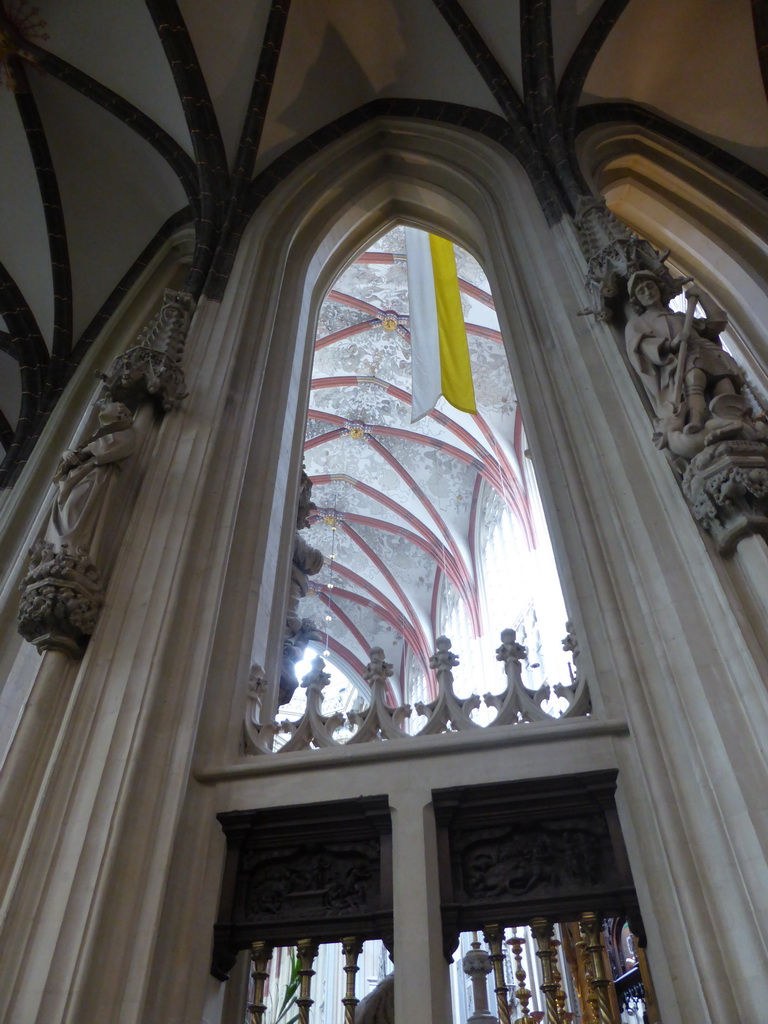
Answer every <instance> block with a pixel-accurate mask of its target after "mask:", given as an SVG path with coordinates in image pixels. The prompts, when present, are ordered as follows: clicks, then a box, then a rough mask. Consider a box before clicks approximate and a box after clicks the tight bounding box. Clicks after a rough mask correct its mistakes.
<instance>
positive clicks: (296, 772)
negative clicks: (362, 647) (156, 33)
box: [0, 120, 768, 1024]
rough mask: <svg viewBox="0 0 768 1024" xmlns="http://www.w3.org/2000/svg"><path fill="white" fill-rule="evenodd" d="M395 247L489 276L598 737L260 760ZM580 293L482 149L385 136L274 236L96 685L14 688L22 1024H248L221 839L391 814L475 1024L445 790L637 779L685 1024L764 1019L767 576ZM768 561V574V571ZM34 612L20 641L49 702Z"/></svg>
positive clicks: (251, 260)
mask: <svg viewBox="0 0 768 1024" xmlns="http://www.w3.org/2000/svg"><path fill="white" fill-rule="evenodd" d="M396 222H405V223H411V224H414V225H417V226H421V227H429V228H431V229H433V230H435V231H436V232H438V233H441V234H443V235H446V236H449V237H453V238H455V239H456V241H457V242H459V243H460V244H461V245H462V246H464V247H465V248H467V249H468V250H469V251H471V252H472V253H473V254H474V255H475V256H476V257H477V258H478V259H479V260H480V262H481V263H482V264H483V266H484V267H485V268H486V270H487V272H488V275H489V279H490V281H491V285H492V289H493V292H494V295H495V296H496V297H497V300H498V303H497V304H498V307H499V319H500V322H501V325H502V331H503V334H504V336H505V338H506V339H507V344H508V351H509V358H510V366H511V370H512V374H513V377H514V380H515V383H516V387H517V390H518V394H519V399H520V404H521V407H522V411H523V415H524V419H525V423H526V430H527V435H528V438H529V443H530V448H531V451H532V454H533V457H534V460H535V464H536V467H537V473H538V478H539V481H540V484H541V490H542V500H543V503H544V507H545V511H546V513H547V516H548V520H549V523H550V528H551V533H552V538H553V544H554V548H555V552H556V556H557V560H558V565H559V569H560V574H561V578H562V580H563V585H564V592H565V596H566V602H567V605H568V607H569V611H570V614H571V616H572V617H573V619H574V621H575V624H576V631H577V633H578V635H579V638H580V640H581V645H582V650H583V654H582V658H581V664H582V666H583V668H582V670H583V671H584V672H585V673H586V674H587V675H588V677H589V680H590V687H591V690H592V695H593V702H594V708H595V710H594V715H593V717H592V718H590V719H589V720H584V721H573V722H562V723H557V722H555V723H553V724H552V725H548V724H545V725H543V726H524V727H515V726H511V727H504V728H500V729H498V730H497V731H496V732H495V733H494V734H491V733H490V732H489V733H484V734H482V735H481V736H480V737H479V738H474V737H465V736H457V735H445V736H436V737H424V738H421V739H418V740H413V741H412V742H410V743H408V744H405V743H403V744H401V745H398V748H397V749H395V748H394V746H393V745H387V744H381V745H379V744H371V745H368V746H366V747H360V748H358V749H357V750H355V751H351V750H345V749H341V750H338V751H336V750H334V751H329V752H321V751H307V752H304V753H298V754H292V755H284V756H280V755H276V756H272V757H270V756H246V755H245V754H244V753H243V748H242V721H243V715H244V712H245V708H246V701H247V689H248V675H249V670H250V666H251V663H252V662H253V661H259V662H260V663H262V664H263V665H264V666H265V668H266V670H267V674H268V675H269V676H270V677H271V678H273V679H276V678H277V659H278V652H279V646H280V644H279V641H280V635H281V629H282V626H281V624H282V622H283V620H284V609H285V601H286V592H285V591H286V573H285V572H284V566H285V565H286V564H287V563H288V560H289V554H290V548H291V544H292V520H293V517H294V511H293V510H294V505H295V499H296V488H297V481H298V467H299V465H300V462H301V443H302V426H303V419H304V414H305V413H304V410H305V408H306V400H307V389H308V377H309V363H310V359H311V343H310V341H311V335H312V332H313V327H314V318H315V316H316V313H317V309H318V307H319V303H320V302H321V300H322V298H323V296H324V294H325V291H326V290H327V289H328V287H330V284H331V282H332V281H333V279H334V278H335V276H336V275H337V274H338V272H339V271H340V270H341V268H342V267H343V266H344V265H345V263H346V262H348V261H349V260H351V259H352V258H353V257H354V255H355V253H356V251H358V250H359V249H360V248H361V247H362V246H363V244H364V243H365V242H366V241H367V240H368V239H369V238H370V237H371V236H372V235H374V234H376V233H377V232H379V231H381V230H383V229H384V228H385V227H387V226H388V225H391V224H393V223H396ZM583 274H584V266H583V260H582V257H581V255H580V252H579V250H578V246H577V244H576V238H575V235H574V232H573V229H572V227H571V226H570V225H569V224H567V223H563V224H561V225H559V226H556V227H555V228H549V227H548V226H547V225H546V222H545V220H544V217H543V215H542V214H541V212H540V209H539V207H538V204H537V202H536V199H535V196H534V193H533V190H532V188H531V186H530V184H529V182H528V179H527V178H526V176H525V174H524V172H523V171H522V169H521V168H520V167H519V166H518V165H517V164H516V163H515V162H514V160H513V159H512V158H511V157H510V156H509V155H508V154H506V153H503V152H502V151H501V150H500V149H498V150H497V149H496V148H495V147H494V146H493V145H492V144H490V143H488V142H487V141H481V140H479V139H478V138H477V137H475V136H473V135H472V134H471V133H469V132H463V131H461V130H460V129H445V128H437V127H435V126H433V125H429V124H427V123H424V124H418V123H416V122H413V121H412V122H410V123H409V124H408V125H404V124H402V123H400V122H397V121H395V120H392V121H388V120H381V121H377V122H374V123H371V124H369V125H367V126H366V127H364V128H362V129H360V130H359V131H357V132H355V133H353V134H352V135H350V136H349V137H347V138H345V139H342V140H339V141H338V142H337V143H335V144H334V145H332V146H330V147H328V148H327V149H326V150H324V151H323V152H322V153H320V154H318V155H317V156H316V157H315V158H313V159H312V160H310V161H308V162H307V164H306V165H305V166H304V167H303V168H302V169H301V170H300V171H298V172H296V173H295V174H294V175H293V176H292V177H291V178H289V179H288V180H287V181H286V182H284V183H283V185H282V186H280V187H279V188H278V189H276V190H275V192H274V193H273V194H272V195H271V196H270V198H269V199H268V200H267V201H266V202H265V203H264V204H263V206H262V207H261V208H260V209H259V211H258V213H257V215H256V216H255V217H254V219H253V221H252V223H251V225H250V227H249V229H248V231H247V233H246V236H245V238H244V240H243V244H242V246H241V249H240V252H239V255H238V258H237V263H236V266H235V270H234V273H233V275H232V277H231V279H230V282H229V285H228V288H227V292H226V294H225V297H224V301H223V302H222V303H221V305H216V304H213V303H210V302H206V301H203V302H202V303H201V305H200V306H199V308H198V310H197V312H196V315H195V319H194V321H193V325H192V329H191V332H190V335H189V338H188V343H187V353H186V357H185V374H186V378H187V384H188V389H189V391H190V396H189V398H188V399H186V401H185V402H184V404H183V406H182V409H181V410H180V411H179V412H176V413H172V414H168V415H167V416H166V417H165V418H164V419H163V420H162V422H161V423H159V424H158V425H157V426H156V427H155V428H154V433H153V435H152V438H151V443H149V444H148V445H147V447H146V448H145V450H144V452H143V453H142V459H143V460H144V464H143V483H142V487H141V491H140V493H139V495H138V497H137V499H136V502H135V505H134V507H133V510H132V512H131V515H130V520H129V523H128V526H127V528H126V530H125V535H124V540H123V542H122V547H121V550H120V553H119V557H118V560H117V563H116V566H115V568H114V571H113V574H112V579H111V581H110V584H109V590H108V598H107V604H106V607H105V609H104V611H103V613H102V616H101V620H100V622H99V625H98V627H97V630H96V633H95V634H94V637H93V639H92V641H91V643H90V645H89V648H88V650H87V653H86V655H85V657H84V659H83V661H82V662H81V663H79V664H69V665H67V664H65V663H64V661H63V657H62V656H61V655H56V654H50V653H48V654H45V655H44V656H43V657H42V659H40V661H39V662H38V663H37V674H36V677H35V679H34V681H32V683H31V687H30V688H28V689H27V690H26V691H25V692H27V693H28V694H29V695H30V696H29V697H24V696H20V694H21V692H22V691H24V686H22V685H21V684H17V683H15V682H14V681H13V675H14V672H15V671H16V669H14V668H13V667H12V666H11V665H10V663H9V664H8V665H6V668H7V670H8V672H9V678H10V680H11V681H10V686H11V691H10V692H11V693H12V694H13V693H14V692H15V691H14V687H16V690H17V691H18V693H17V696H16V697H14V698H13V700H14V701H15V702H16V705H17V706H21V707H22V709H23V715H22V717H21V721H20V724H19V726H18V728H17V729H16V730H15V732H14V734H13V742H12V745H11V748H10V753H9V759H8V776H7V778H8V780H7V784H6V792H7V793H8V794H9V796H8V797H7V798H5V797H4V798H3V799H4V801H6V800H7V803H4V807H7V808H8V811H7V815H6V817H5V819H4V821H3V827H4V834H6V835H7V836H8V837H9V839H8V844H7V845H4V848H3V850H2V851H0V858H2V868H3V879H4V880H5V881H6V883H7V894H6V897H5V902H4V903H3V912H2V917H1V918H0V928H1V929H2V942H3V944H4V946H5V951H6V955H5V956H4V958H3V966H2V967H1V968H0V978H2V984H0V1007H1V1009H0V1019H5V1020H8V1021H13V1022H18V1024H33V1022H36V1021H40V1022H42V1021H43V1020H45V1021H46V1024H54V1022H65V1021H66V1022H70V1024H96V1022H101V1021H105V1020H109V1021H111V1022H116V1024H139V1022H142V1024H161V1022H162V1024H182V1022H184V1024H189V1022H190V1021H197V1020H200V1021H203V1020H205V1021H210V1022H211V1024H213V1022H217V1024H218V1021H219V1020H221V1021H222V1022H223V1021H227V1022H228V1021H230V1020H232V1021H234V1020H236V1019H237V1013H236V1009H235V1008H234V1004H235V1000H233V999H232V998H229V997H227V996H226V994H220V993H218V992H217V990H216V985H215V983H213V982H212V979H211V978H210V977H209V976H208V973H207V972H208V965H209V957H210V944H211V936H212V925H213V921H214V919H215V915H216V907H217V901H218V891H219V885H220V881H221V869H222V865H223V854H224V839H223V836H222V834H221V831H220V828H219V826H218V823H217V822H216V819H215V815H216V813H218V812H220V811H228V810H234V809H242V808H252V807H263V808H269V807H277V806H281V805H283V804H286V803H291V804H301V803H307V802H311V801H314V800H317V801H322V800H328V799H330V798H344V797H353V796H357V795H361V794H373V793H382V792H385V793H387V794H388V796H389V799H390V804H391V806H392V808H393V829H394V834H393V839H394V851H395V913H396V917H395V945H396V950H397V957H398V978H399V979H400V980H399V982H398V987H397V994H396V1000H397V1004H396V1011H397V1015H398V1018H399V1019H400V1020H405V1021H413V1020H417V1019H418V1020H433V1021H438V1020H440V1021H442V1020H445V1019H446V1013H447V1009H446V1007H447V1005H448V1004H447V985H446V981H445V968H444V965H443V963H442V961H441V957H440V949H439V947H440V942H439V908H438V904H437V893H436V884H435V877H434V863H433V849H434V843H433V820H432V817H431V809H430V794H431V791H432V789H435V788H443V787H445V786H451V785H458V784H462V785H464V784H472V783H475V782H477V783H480V782H488V781H494V780H497V781H501V780H504V779H512V778H535V777H538V776H542V775H548V774H558V773H563V772H571V771H585V770H594V769H598V768H612V767H617V768H618V769H619V790H618V804H619V811H620V817H621V822H622V828H623V831H624V835H625V838H626V842H627V846H628V849H629V854H630V860H631V865H632V870H633V874H634V878H635V882H636V885H637V888H638V892H639V895H640V901H641V906H642V910H643V916H644V920H645V924H646V927H647V930H648V935H649V957H650V961H651V965H652V969H653V971H654V978H655V980H656V984H657V987H658V995H659V999H660V1003H661V1008H662V1014H663V1019H664V1022H665V1024H673V1022H677V1021H680V1022H682V1024H702V1022H706V1021H712V1022H718V1024H722V1022H723V1021H736V1020H739V1021H744V1022H749V1024H760V1022H761V1021H762V1020H763V1019H764V1007H765V1005H766V1003H767V1002H768V972H766V970H765V966H766V959H765V948H764V947H765V940H766V932H767V930H768V926H767V925H766V921H767V920H768V916H767V915H766V913H765V909H766V908H765V902H766V899H767V898H768V897H766V893H768V870H767V869H766V860H765V844H766V839H767V838H768V837H767V836H766V821H767V820H768V813H767V812H768V785H766V765H765V754H764V737H765V736H766V735H768V729H767V728H766V727H767V726H768V698H767V697H766V692H765V687H764V683H763V678H764V674H763V670H764V660H765V656H766V654H767V653H768V651H766V649H765V647H764V638H763V635H762V633H759V631H757V630H756V629H755V628H753V626H752V625H751V624H750V623H751V622H752V621H753V620H754V617H755V614H756V609H758V608H759V607H760V606H761V605H763V604H764V597H763V596H762V595H764V593H765V591H764V590H763V589H762V583H761V579H762V578H768V574H766V576H765V577H762V578H760V577H759V573H757V570H755V573H753V575H752V576H750V577H749V578H748V579H747V578H746V577H745V576H744V575H743V574H742V575H741V576H739V574H738V573H736V572H732V571H731V570H730V569H728V570H725V569H724V568H723V565H722V562H721V560H720V558H719V556H718V555H716V554H715V553H714V550H713V549H712V548H711V546H710V544H709V542H708V541H707V540H706V539H705V538H703V537H702V535H701V534H700V533H699V530H698V528H697V526H696V524H695V522H694V520H693V518H692V516H691V515H690V512H689V510H688V507H687V505H686V504H685V501H684V499H683V497H682V495H681V493H680V491H679V488H678V486H677V484H676V482H675V480H674V478H673V476H672V474H671V472H670V470H669V468H668V466H667V464H666V462H665V460H664V458H663V457H662V455H661V454H660V453H659V452H658V451H656V449H655V448H654V447H653V444H652V442H651V436H650V435H651V427H650V423H649V420H648V417H647V414H646V411H645V408H644V406H643V404H642V402H641V399H640V397H639V394H638V391H637V388H636V387H635V385H634V382H633V381H632V380H631V378H630V377H629V375H628V371H627V368H626V366H625V363H624V360H623V357H622V354H621V350H620V344H619V339H617V337H616V336H615V334H614V332H613V330H612V329H611V328H610V327H608V326H606V325H600V324H597V325H596V324H594V323H592V322H591V321H590V320H589V319H587V318H584V317H581V318H579V317H578V316H577V313H578V311H579V310H580V309H581V308H582V306H583V305H584V302H585V299H584V291H583V285H582V281H583ZM148 287H149V286H148ZM137 308H138V307H137ZM131 331H133V328H131ZM132 336H133V335H132V333H131V337H126V339H125V344H127V343H128V342H129V341H130V340H131V338H132ZM116 347H117V346H116ZM85 372H86V371H85V370H84V371H83V373H85ZM83 380H84V378H83V377H82V376H81V377H79V378H78V381H77V383H76V385H75V386H74V390H73V394H72V400H71V401H70V402H69V403H68V404H66V405H63V406H61V407H60V410H61V411H60V414H59V410H57V415H58V416H59V419H58V420H57V424H58V425H57V427H56V429H55V430H54V429H53V428H52V431H51V434H50V436H49V439H48V443H47V445H46V446H45V447H44V448H43V449H42V452H41V454H40V456H39V461H38V463H37V466H36V468H31V469H30V471H29V473H28V475H27V477H26V478H25V479H24V480H23V481H22V482H21V484H20V486H19V489H18V491H14V496H13V499H12V502H13V509H9V512H8V514H9V516H10V517H11V518H10V519H9V531H8V541H7V543H8V544H9V545H10V548H9V549H8V550H9V554H8V558H9V561H8V562H7V564H9V565H10V564H14V565H19V566H20V565H21V560H22V557H23V551H24V548H25V546H26V545H28V543H29V540H30V537H31V536H32V535H33V534H34V530H35V528H36V526H37V524H38V523H39V521H40V518H39V516H38V517H37V518H36V513H37V510H38V509H40V508H42V507H43V505H44V502H45V494H46V486H45V484H46V481H47V480H48V479H49V478H50V474H51V473H52V466H53V463H54V462H55V456H56V453H57V451H58V449H59V447H64V446H66V445H68V444H69V438H70V437H71V435H72V433H73V432H74V426H75V424H76V423H77V422H78V420H79V418H80V417H82V416H84V415H85V412H86V404H87V399H88V396H89V395H90V384H86V383H83ZM78 389H79V390H78ZM43 453H44V454H43ZM22 508H23V509H24V510H25V511H24V514H23V515H22V513H21V511H17V510H21V509H22ZM14 516H16V518H15V519H14V518H13V517H14ZM750 544H751V542H750ZM751 546H752V548H753V549H754V561H755V564H758V563H760V560H761V559H764V556H765V552H764V550H763V549H764V545H763V544H762V542H761V541H760V542H758V541H756V542H755V544H751ZM12 559H15V560H16V561H14V562H12V561H11V560H12ZM9 594H10V591H9ZM8 602H9V603H8V604H7V605H3V609H5V610H0V614H1V615H2V618H0V624H2V625H3V627H4V629H5V630H6V632H7V634H8V637H9V638H10V640H9V642H10V643H11V647H12V650H13V652H14V653H13V658H14V659H17V662H16V664H17V668H18V671H19V674H20V677H21V676H23V677H24V678H27V677H30V678H31V673H32V672H33V671H34V669H35V666H36V663H35V660H34V658H30V655H29V653H28V651H27V649H26V648H25V649H24V651H23V652H22V653H18V652H19V651H21V648H22V645H21V643H20V642H16V641H15V640H14V639H13V624H12V621H11V619H12V616H11V612H10V608H11V604H12V602H11V599H10V596H9V597H8ZM36 657H37V655H35V658H36ZM38 692H39V693H40V695H41V696H40V699H39V700H38V699H37V698H36V697H35V694H36V693H38ZM24 700H26V701H27V703H26V704H24ZM400 746H402V747H404V748H406V749H404V750H401V749H400ZM20 794H21V796H20Z"/></svg>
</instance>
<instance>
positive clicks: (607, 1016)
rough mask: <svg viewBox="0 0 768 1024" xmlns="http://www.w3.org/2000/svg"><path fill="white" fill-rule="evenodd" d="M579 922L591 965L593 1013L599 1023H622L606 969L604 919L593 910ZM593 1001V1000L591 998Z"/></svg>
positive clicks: (588, 961)
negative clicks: (612, 996)
mask: <svg viewBox="0 0 768 1024" xmlns="http://www.w3.org/2000/svg"><path fill="white" fill-rule="evenodd" d="M579 924H580V926H581V932H582V935H583V936H584V953H585V960H586V962H587V963H588V965H589V969H588V972H587V973H588V976H589V987H590V990H591V992H592V993H593V994H594V1003H593V1013H594V1015H595V1020H596V1022H597V1024H621V1022H620V1021H617V1020H616V1017H615V1016H614V1013H613V1007H612V1006H611V997H610V994H609V988H610V986H611V984H612V983H611V979H610V978H609V977H608V976H607V974H606V970H605V959H604V955H603V954H604V946H603V935H602V919H601V917H600V915H599V914H596V913H594V912H593V911H586V912H585V913H583V914H580V915H579ZM590 1002H591V1003H592V1002H593V1000H592V999H590Z"/></svg>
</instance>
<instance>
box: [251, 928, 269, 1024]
mask: <svg viewBox="0 0 768 1024" xmlns="http://www.w3.org/2000/svg"><path fill="white" fill-rule="evenodd" d="M271 959H272V945H271V944H270V943H269V942H252V943H251V977H252V978H253V1002H250V1003H249V1004H248V1024H261V1022H262V1020H263V1019H264V1011H265V1010H266V1008H267V1004H266V1003H265V1002H264V985H265V983H266V980H267V978H268V977H269V962H270V960H271Z"/></svg>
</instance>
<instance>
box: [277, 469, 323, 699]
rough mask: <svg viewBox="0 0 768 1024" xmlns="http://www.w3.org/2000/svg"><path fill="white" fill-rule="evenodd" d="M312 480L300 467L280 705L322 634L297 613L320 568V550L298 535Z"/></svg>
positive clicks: (303, 526)
mask: <svg viewBox="0 0 768 1024" xmlns="http://www.w3.org/2000/svg"><path fill="white" fill-rule="evenodd" d="M311 496H312V481H311V480H310V479H309V477H308V476H307V474H306V473H305V472H304V471H303V470H302V479H301V490H300V492H299V506H298V511H297V516H296V536H295V538H294V544H293V561H292V563H291V581H290V584H289V590H288V611H287V614H286V620H285V641H284V643H283V665H282V670H281V672H280V696H279V702H280V704H287V703H288V701H289V700H290V699H291V697H292V696H293V691H294V690H295V689H296V687H297V686H298V685H299V680H298V678H297V676H296V664H297V663H298V662H299V661H301V659H302V658H303V656H304V651H305V650H306V648H307V644H308V643H309V642H310V640H319V639H320V638H321V637H322V633H321V632H320V631H319V630H318V629H317V627H316V626H315V624H314V622H312V621H311V619H305V618H302V616H301V615H300V614H299V601H301V599H302V597H306V595H307V593H308V591H309V577H310V576H315V575H316V574H317V573H319V572H320V570H321V569H322V568H323V560H324V559H323V553H322V551H320V550H318V548H313V547H312V545H311V544H308V543H307V542H306V541H305V540H304V538H303V537H302V536H301V534H300V532H299V531H300V530H305V529H307V528H308V526H309V522H308V520H307V516H308V515H309V513H310V512H311V511H312V509H314V508H315V506H314V505H313V504H312V501H311Z"/></svg>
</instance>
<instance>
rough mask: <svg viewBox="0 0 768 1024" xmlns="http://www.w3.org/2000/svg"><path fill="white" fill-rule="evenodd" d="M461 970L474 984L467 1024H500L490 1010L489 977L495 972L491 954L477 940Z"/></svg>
mask: <svg viewBox="0 0 768 1024" xmlns="http://www.w3.org/2000/svg"><path fill="white" fill-rule="evenodd" d="M461 969H462V970H463V971H464V973H465V974H466V975H467V977H468V978H469V980H470V982H471V983H472V1003H473V1007H474V1008H473V1010H472V1015H471V1016H470V1017H468V1018H467V1024H499V1018H498V1017H496V1016H495V1015H494V1014H493V1013H491V1011H490V1010H489V1008H488V984H487V981H486V979H487V977H488V975H489V974H490V973H491V971H492V970H493V964H492V962H491V957H490V954H489V953H488V951H487V950H485V949H482V948H481V946H480V943H479V942H478V941H477V939H475V941H474V942H472V944H471V949H468V950H467V952H466V953H465V954H464V956H463V958H462V961H461Z"/></svg>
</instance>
